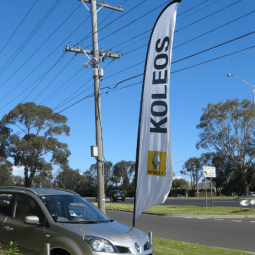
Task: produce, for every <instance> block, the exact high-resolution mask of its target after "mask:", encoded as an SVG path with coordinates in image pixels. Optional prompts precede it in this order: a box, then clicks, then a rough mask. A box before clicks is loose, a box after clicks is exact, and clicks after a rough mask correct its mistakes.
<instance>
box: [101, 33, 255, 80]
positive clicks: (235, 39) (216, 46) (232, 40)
mask: <svg viewBox="0 0 255 255" xmlns="http://www.w3.org/2000/svg"><path fill="white" fill-rule="evenodd" d="M254 33H255V31H252V32H250V33H248V34H245V35H242V36H239V37H236V38H234V39H231V40H229V41H226V42H224V43H221V44H218V45H215V46H213V47H210V48H208V49H205V50H203V51H200V52H197V53H194V54H192V55H189V56H186V57H184V58H182V59H179V60H176V61H174V62H172V63H171V64H172V65H173V64H175V63H178V62H180V61H183V60H186V59H188V58H191V57H195V56H197V55H200V54H202V53H204V52H207V51H210V50H213V49H215V48H218V47H221V46H223V45H226V44H228V43H231V42H234V41H237V40H239V39H242V38H244V37H247V36H250V35H252V34H254ZM146 45H148V44H146ZM146 45H143V46H141V47H144V46H146ZM141 47H138V48H136V49H134V50H132V51H130V52H128V53H131V52H134V51H135V50H137V49H139V48H141ZM128 53H125V54H123V56H125V55H126V54H128ZM142 63H144V61H141V62H139V63H137V64H134V65H132V66H129V67H127V68H125V69H123V70H121V71H119V72H116V73H114V74H112V75H110V76H107V77H105V78H104V80H106V79H108V78H110V77H112V76H115V75H117V74H119V73H122V72H124V71H126V70H129V69H131V68H133V67H135V66H137V65H140V64H142Z"/></svg>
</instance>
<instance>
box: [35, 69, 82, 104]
mask: <svg viewBox="0 0 255 255" xmlns="http://www.w3.org/2000/svg"><path fill="white" fill-rule="evenodd" d="M83 69H84V67H82V68H81V69H79V70H78V71H77V72H76V73H75V74H74V75H72V76H71V77H70V78H69V79H68V80H67V81H66V82H65V83H63V84H62V85H61V86H60V87H59V88H57V89H56V90H55V91H54V92H53V93H51V95H50V96H49V97H47V98H45V99H44V100H43V101H41V102H40V103H39V104H42V103H43V102H45V101H46V102H48V101H50V100H51V99H52V98H53V97H54V94H55V93H56V92H57V91H59V90H60V89H61V91H60V92H59V93H58V94H60V93H61V92H63V91H64V90H65V89H66V88H67V87H68V86H70V85H72V84H73V83H74V82H75V81H77V80H78V79H80V78H81V77H82V76H84V75H85V74H86V73H87V72H86V73H83V74H82V75H80V77H78V78H77V79H76V80H74V81H73V82H72V83H70V84H69V85H68V86H66V87H63V86H64V85H65V84H67V83H68V82H69V81H70V80H71V79H73V78H74V77H75V76H76V75H77V74H78V73H80V72H81V71H82V70H83Z"/></svg>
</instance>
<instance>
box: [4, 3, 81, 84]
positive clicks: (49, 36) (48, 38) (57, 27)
mask: <svg viewBox="0 0 255 255" xmlns="http://www.w3.org/2000/svg"><path fill="white" fill-rule="evenodd" d="M79 7H80V5H79V6H78V7H77V8H76V9H75V10H74V11H73V12H72V13H71V14H70V15H69V16H68V17H67V18H66V19H65V20H64V21H63V22H62V23H61V24H60V25H59V26H58V27H57V29H55V30H54V32H53V33H51V35H50V36H49V37H48V38H47V39H46V40H45V41H44V42H43V43H42V44H41V45H40V46H39V47H38V48H37V49H36V50H35V51H34V52H33V53H32V55H30V56H29V57H28V58H27V59H26V60H25V62H23V63H22V64H21V65H20V66H19V68H18V69H17V70H15V71H14V72H13V73H12V75H11V76H10V77H9V78H8V79H7V80H5V82H4V83H3V84H2V85H1V86H0V88H1V87H2V86H3V85H4V84H6V83H7V82H8V81H9V80H10V79H11V78H12V77H13V76H14V75H15V74H16V73H17V72H18V71H19V70H20V69H21V68H22V67H23V66H24V65H25V64H26V63H27V62H28V61H29V60H30V59H31V58H32V57H33V55H34V54H35V53H36V52H38V50H39V49H40V48H41V47H42V46H43V45H44V44H45V43H46V42H47V41H48V40H49V39H50V38H51V37H52V36H53V35H54V34H55V33H56V32H57V31H58V29H59V28H60V27H61V26H62V25H63V24H64V23H65V22H66V21H67V20H68V19H69V18H70V17H71V16H72V15H73V14H74V13H75V12H76V11H77V10H78V8H79Z"/></svg>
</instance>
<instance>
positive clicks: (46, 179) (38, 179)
mask: <svg viewBox="0 0 255 255" xmlns="http://www.w3.org/2000/svg"><path fill="white" fill-rule="evenodd" d="M52 169H53V168H52V166H51V164H45V166H44V168H43V169H42V171H40V172H39V173H37V174H36V175H35V176H34V179H33V187H41V188H51V187H52V180H53V176H52Z"/></svg>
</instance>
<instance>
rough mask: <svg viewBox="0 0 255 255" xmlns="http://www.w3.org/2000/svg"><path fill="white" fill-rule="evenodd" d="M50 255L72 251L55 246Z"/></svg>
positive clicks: (61, 254)
mask: <svg viewBox="0 0 255 255" xmlns="http://www.w3.org/2000/svg"><path fill="white" fill-rule="evenodd" d="M50 255H71V253H69V252H68V251H67V250H65V249H63V248H54V249H52V250H51V251H50Z"/></svg>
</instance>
